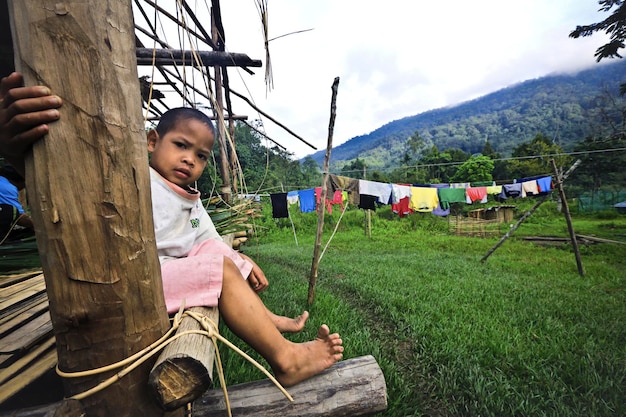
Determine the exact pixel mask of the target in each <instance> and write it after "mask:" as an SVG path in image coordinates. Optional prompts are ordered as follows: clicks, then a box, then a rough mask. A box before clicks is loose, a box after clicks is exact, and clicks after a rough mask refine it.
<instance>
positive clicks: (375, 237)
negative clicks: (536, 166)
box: [222, 206, 626, 416]
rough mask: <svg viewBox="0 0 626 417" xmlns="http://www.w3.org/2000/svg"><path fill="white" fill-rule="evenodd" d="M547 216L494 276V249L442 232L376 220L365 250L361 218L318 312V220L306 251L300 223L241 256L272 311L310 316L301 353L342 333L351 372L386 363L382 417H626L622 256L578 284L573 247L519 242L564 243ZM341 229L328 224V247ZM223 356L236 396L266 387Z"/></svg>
mask: <svg viewBox="0 0 626 417" xmlns="http://www.w3.org/2000/svg"><path fill="white" fill-rule="evenodd" d="M545 210H546V212H545V213H542V215H541V216H536V217H534V219H533V218H532V217H531V219H532V221H529V222H528V223H527V224H524V225H522V226H521V227H520V228H519V229H518V231H517V232H516V233H515V235H514V237H513V238H511V239H509V240H508V241H506V242H505V243H504V244H503V245H502V246H501V247H500V248H499V249H498V250H497V251H496V252H494V254H492V255H491V257H490V258H489V259H488V260H487V261H486V262H485V263H481V262H480V259H481V257H482V256H483V255H484V254H485V253H486V252H487V250H489V249H490V248H491V247H492V246H493V245H494V244H495V243H496V242H497V240H498V238H489V239H480V238H467V237H456V236H450V235H449V234H448V233H447V226H446V222H445V220H443V219H436V218H433V217H434V216H431V215H427V216H422V215H414V216H411V217H409V218H405V219H397V218H394V217H393V216H390V215H389V214H388V213H387V212H385V211H379V212H377V213H376V214H375V215H373V218H372V237H371V239H368V238H366V237H365V236H364V233H363V213H362V212H360V211H354V212H348V213H347V214H346V216H345V217H344V219H342V221H341V224H340V227H339V228H338V231H337V234H336V235H335V237H334V238H333V240H332V242H331V244H330V246H329V248H328V250H327V252H326V253H325V255H324V258H323V259H322V261H321V264H320V267H319V277H318V282H317V286H316V299H315V303H314V305H313V306H307V305H306V299H307V291H308V274H309V271H310V268H311V260H312V253H313V246H314V233H315V228H314V227H315V226H314V224H315V221H316V216H315V214H311V213H309V214H307V215H300V214H295V215H294V222H295V223H296V229H297V231H298V232H297V233H298V243H299V245H298V246H296V245H295V241H294V236H293V233H292V231H291V226H290V223H288V222H286V221H284V220H279V221H276V220H273V219H267V218H266V219H265V223H264V224H262V226H263V227H260V228H259V230H260V232H261V233H262V236H261V237H259V238H258V239H253V240H252V241H251V242H250V244H249V246H246V247H245V248H244V251H245V252H246V253H247V254H249V255H250V256H252V258H253V259H255V260H256V261H257V262H258V263H259V265H260V266H261V267H262V268H263V269H264V271H265V272H266V274H267V275H268V277H269V279H270V282H271V285H270V288H269V289H268V290H267V291H266V292H265V293H264V295H263V300H264V301H265V303H266V304H267V305H268V307H270V308H271V309H272V310H273V311H275V312H277V313H281V314H285V315H290V316H294V315H297V314H299V313H300V312H301V311H302V310H303V309H305V308H308V309H309V310H310V312H311V319H310V320H309V323H308V325H307V327H306V328H305V331H304V332H302V334H298V335H293V336H289V337H290V338H291V339H292V340H295V341H304V340H308V339H311V338H312V337H314V334H315V330H316V329H317V327H318V326H319V325H320V324H321V323H327V324H328V325H329V326H330V328H331V330H333V331H338V332H340V333H341V335H342V338H343V340H344V345H345V348H346V351H345V357H346V358H351V357H357V356H361V355H366V354H371V355H373V356H374V357H375V358H376V360H377V361H378V363H379V365H380V366H381V368H382V370H383V373H384V375H385V379H386V383H387V390H388V410H387V412H386V413H384V415H386V416H412V415H415V416H421V415H427V416H456V415H472V416H473V415H481V416H582V415H584V416H616V415H626V326H625V323H626V294H625V291H624V289H625V287H626V256H625V255H626V246H622V245H613V244H597V245H592V246H582V247H581V256H582V262H583V265H584V267H585V271H586V275H585V276H584V277H581V276H579V274H578V271H577V268H576V262H575V259H574V255H573V253H572V252H571V248H570V247H569V245H562V246H558V247H542V246H538V245H535V244H533V243H530V242H526V241H522V240H521V239H519V238H518V237H520V236H522V235H524V234H529V235H534V234H539V233H540V232H546V235H549V234H554V235H557V236H567V226H566V224H565V220H564V219H563V217H562V216H560V215H552V214H550V213H549V210H550V207H549V206H546V209H545ZM521 213H523V211H521V212H520V214H521ZM600 217H602V216H600ZM338 218H339V213H333V215H332V216H329V217H327V218H326V224H325V233H324V236H325V239H324V243H323V245H325V243H326V240H327V239H328V237H329V236H330V234H331V233H332V230H333V229H334V228H335V225H336V223H337V221H338ZM529 220H530V219H529ZM575 229H580V232H579V231H578V230H577V233H580V234H588V235H591V234H593V235H596V236H599V237H604V238H611V239H616V240H617V239H620V235H623V234H624V233H626V219H625V218H624V216H622V217H614V218H597V217H596V218H581V219H575ZM583 231H584V232H583ZM621 239H622V241H624V240H626V239H624V238H623V237H621ZM255 241H256V244H255V243H254V242H255ZM222 331H223V332H224V333H225V334H226V335H227V336H228V337H229V338H230V339H234V340H236V338H235V337H234V336H233V335H232V334H230V333H229V332H228V331H227V329H224V328H223V329H222ZM237 344H238V345H239V346H243V345H244V344H243V342H241V341H237ZM248 351H250V349H248ZM222 355H223V356H224V359H225V364H226V368H227V382H228V384H236V383H239V382H244V381H248V380H255V379H260V378H263V375H262V374H261V373H260V372H259V371H257V370H253V369H252V367H251V366H250V365H247V364H245V363H243V362H242V361H241V360H240V359H239V358H237V357H235V356H234V355H232V354H230V353H229V352H222ZM253 356H254V355H253ZM255 357H256V358H258V355H257V356H255Z"/></svg>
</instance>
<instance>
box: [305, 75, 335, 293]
mask: <svg viewBox="0 0 626 417" xmlns="http://www.w3.org/2000/svg"><path fill="white" fill-rule="evenodd" d="M338 89H339V77H336V78H335V81H334V82H333V86H332V98H331V101H330V122H329V124H328V144H327V145H326V156H325V157H324V175H323V179H322V195H321V199H320V207H319V209H318V214H317V232H316V233H315V247H314V249H313V261H312V262H311V274H310V276H309V294H308V298H307V303H308V304H309V305H312V304H313V302H314V301H315V282H316V281H317V270H318V266H319V257H320V251H321V247H322V231H323V229H324V210H325V207H324V206H325V204H326V194H327V193H328V186H327V184H326V183H327V181H328V175H329V173H328V170H329V169H330V168H329V166H330V152H331V150H332V149H333V130H334V129H335V115H336V113H337V90H338Z"/></svg>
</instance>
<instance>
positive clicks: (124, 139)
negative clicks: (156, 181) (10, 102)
mask: <svg viewBox="0 0 626 417" xmlns="http://www.w3.org/2000/svg"><path fill="white" fill-rule="evenodd" d="M9 16H10V21H11V27H12V33H13V34H14V36H13V41H14V50H15V56H16V69H17V70H18V71H20V72H22V73H23V75H24V78H25V82H26V84H27V85H37V84H45V85H47V86H48V87H49V88H50V89H51V90H52V91H53V92H54V93H55V94H57V95H59V96H60V97H61V98H62V99H63V101H64V104H63V107H62V108H61V109H60V112H61V120H59V121H58V122H56V123H54V124H52V125H51V126H50V133H49V134H48V135H47V136H46V138H45V140H42V141H39V142H38V143H36V144H35V146H34V147H33V152H32V155H31V156H29V157H27V159H26V189H27V191H28V201H29V204H30V207H31V211H32V218H33V221H34V223H35V230H36V234H37V245H38V248H39V254H40V259H41V263H42V269H43V272H44V276H45V281H46V286H47V291H48V297H49V299H50V315H51V321H52V324H53V327H54V334H55V337H56V344H57V353H58V365H59V368H60V369H61V370H62V371H65V372H76V371H86V370H90V369H94V368H98V367H103V366H105V365H109V364H112V363H115V362H118V361H120V360H122V359H125V358H127V357H128V356H130V355H132V354H134V353H136V352H138V351H140V350H142V349H143V348H145V347H146V346H148V345H150V344H151V343H152V342H154V341H155V340H157V339H159V338H160V337H161V336H162V335H163V334H164V333H165V332H166V331H167V329H168V328H169V323H168V318H167V313H166V310H165V301H164V297H163V287H162V283H161V269H160V266H159V260H158V257H157V251H156V245H155V240H154V226H153V221H152V206H151V201H150V182H149V173H148V158H147V153H146V142H145V141H146V139H145V134H144V126H143V116H142V114H141V95H140V91H139V84H138V76H137V67H136V61H135V36H134V27H133V18H132V10H131V4H130V2H129V1H118V0H98V1H95V0H93V1H83V2H50V1H44V0H20V1H9ZM151 362H152V361H148V362H146V363H144V364H143V365H142V366H140V367H139V368H137V369H135V370H134V371H133V372H131V373H130V374H129V375H126V376H124V377H123V378H121V379H120V380H119V381H118V382H116V383H114V384H113V385H111V386H109V387H107V388H106V389H105V390H103V391H100V392H98V393H95V394H93V395H92V396H89V397H87V398H85V399H82V400H80V402H81V405H82V406H83V407H84V409H85V412H86V414H87V415H89V416H92V417H93V416H113V415H115V416H129V417H130V416H133V417H135V416H160V415H162V411H161V410H160V409H159V408H158V406H157V405H156V404H155V402H154V400H153V399H152V398H151V397H150V396H149V394H148V391H147V390H146V382H147V379H148V373H149V371H150V367H151ZM116 372H117V370H115V371H110V372H108V373H105V374H100V375H92V376H85V377H81V378H69V379H67V380H66V382H65V384H64V387H65V388H66V390H65V391H66V395H67V396H68V397H69V396H72V395H74V394H78V393H82V392H84V391H86V390H88V389H90V388H92V387H95V386H96V385H98V383H99V382H100V381H102V380H103V379H106V378H108V377H110V376H111V375H112V374H115V373H116Z"/></svg>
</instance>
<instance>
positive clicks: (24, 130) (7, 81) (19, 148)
mask: <svg viewBox="0 0 626 417" xmlns="http://www.w3.org/2000/svg"><path fill="white" fill-rule="evenodd" d="M23 83H24V79H23V77H22V75H21V74H19V73H16V72H14V73H12V74H11V75H9V76H8V77H4V78H2V81H0V155H2V156H4V157H5V158H6V160H7V161H8V162H10V163H11V164H12V165H13V166H14V167H15V169H16V170H17V171H18V172H19V173H20V174H22V175H24V155H25V153H26V152H27V151H28V150H29V149H30V147H31V146H32V145H33V143H35V142H36V141H38V140H39V139H41V138H42V137H44V136H45V135H46V134H47V133H48V123H51V122H54V121H56V120H58V119H59V117H60V113H59V111H58V110H56V109H57V108H59V107H61V105H62V103H63V102H62V100H61V98H60V97H58V96H55V95H53V94H52V93H51V91H50V89H49V88H48V87H44V86H33V87H24V86H23Z"/></svg>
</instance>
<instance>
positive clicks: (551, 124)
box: [311, 60, 626, 169]
mask: <svg viewBox="0 0 626 417" xmlns="http://www.w3.org/2000/svg"><path fill="white" fill-rule="evenodd" d="M624 82H626V61H624V60H619V61H617V62H614V63H610V64H604V65H598V66H596V67H593V68H592V69H589V70H585V71H581V72H579V73H577V74H562V75H551V76H546V77H542V78H538V79H534V80H528V81H525V82H523V83H520V84H518V85H515V86H511V87H508V88H505V89H502V90H499V91H496V92H494V93H491V94H489V95H486V96H484V97H481V98H478V99H475V100H472V101H469V102H465V103H462V104H459V105H456V106H454V107H449V108H442V109H436V110H431V111H427V112H424V113H421V114H418V115H415V116H410V117H406V118H403V119H400V120H395V121H393V122H390V123H387V124H386V125H384V126H382V127H380V128H379V129H377V130H375V131H373V132H371V133H370V134H368V135H363V136H357V137H355V138H353V139H351V140H349V141H348V142H346V143H344V144H342V145H340V146H337V147H336V148H334V149H333V152H332V167H333V168H335V169H336V168H338V167H342V166H345V164H346V163H347V162H349V161H353V160H355V159H356V158H359V159H360V160H362V161H363V162H364V163H365V165H367V167H368V168H374V169H385V168H390V167H394V166H397V165H399V164H400V163H401V161H402V160H403V158H405V155H406V154H407V152H409V149H408V145H407V139H408V138H410V137H411V136H413V135H415V133H416V132H418V133H419V136H420V137H421V139H422V140H423V143H424V145H423V149H429V148H432V145H436V147H437V148H438V149H439V150H444V149H451V148H456V149H461V150H463V151H465V152H467V153H469V154H474V153H478V152H481V150H482V149H483V146H484V144H485V142H486V141H487V140H488V141H489V143H490V145H491V147H492V148H493V150H494V151H495V152H497V153H499V154H500V155H502V156H510V155H511V153H512V152H513V150H514V149H515V148H516V147H517V146H519V145H520V144H522V143H524V142H529V141H531V140H532V139H533V138H534V137H535V136H536V135H538V134H541V135H545V136H546V137H548V138H550V139H552V140H553V141H554V142H555V143H556V144H559V145H560V146H561V147H562V148H563V149H564V150H566V151H569V150H572V149H573V148H574V147H575V145H576V144H577V143H579V142H581V141H583V140H584V139H585V138H586V137H588V136H590V135H592V134H593V135H601V134H603V129H604V128H605V127H606V126H604V125H605V124H606V120H605V119H603V118H602V115H603V114H605V113H606V112H607V106H610V105H611V104H610V103H609V101H610V100H607V98H608V97H617V96H618V95H619V87H620V83H624ZM611 110H614V109H611ZM616 117H619V118H621V117H622V115H620V114H617V116H616ZM616 122H619V123H621V122H622V120H621V119H620V120H616ZM324 153H325V151H319V152H317V153H315V154H313V155H311V157H312V158H313V160H315V161H316V162H317V163H319V164H320V165H321V163H322V161H323V158H324Z"/></svg>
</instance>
